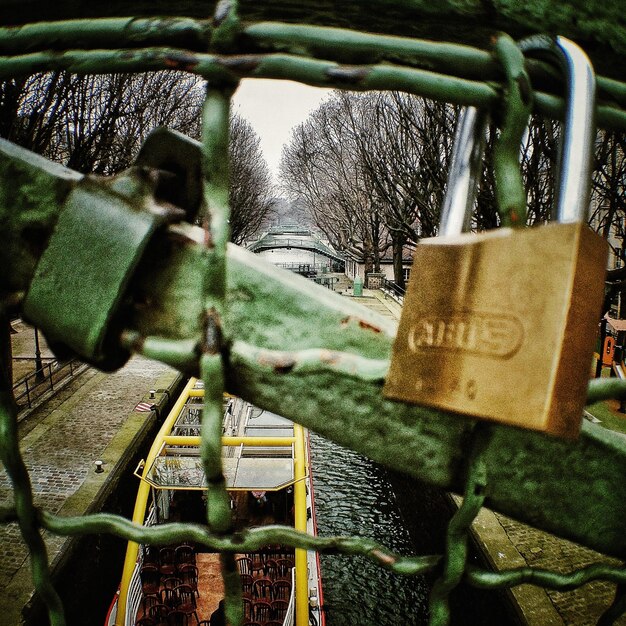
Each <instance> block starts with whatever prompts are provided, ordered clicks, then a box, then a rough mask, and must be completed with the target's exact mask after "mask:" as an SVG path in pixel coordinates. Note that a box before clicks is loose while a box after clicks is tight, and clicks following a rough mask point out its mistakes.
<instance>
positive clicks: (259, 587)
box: [252, 578, 272, 600]
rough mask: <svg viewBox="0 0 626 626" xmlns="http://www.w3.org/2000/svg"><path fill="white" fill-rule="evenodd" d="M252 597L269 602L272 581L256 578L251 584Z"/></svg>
mask: <svg viewBox="0 0 626 626" xmlns="http://www.w3.org/2000/svg"><path fill="white" fill-rule="evenodd" d="M252 595H253V597H254V598H258V599H263V600H271V599H272V581H271V580H270V579H269V578H257V580H255V581H254V582H253V583H252Z"/></svg>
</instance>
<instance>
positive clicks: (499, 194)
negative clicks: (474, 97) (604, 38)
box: [493, 34, 533, 226]
mask: <svg viewBox="0 0 626 626" xmlns="http://www.w3.org/2000/svg"><path fill="white" fill-rule="evenodd" d="M494 52H495V54H496V56H497V58H498V60H499V61H500V62H501V63H502V67H503V69H504V74H505V76H506V86H505V88H504V93H503V97H502V109H501V118H502V119H501V123H500V128H501V130H500V135H499V136H498V137H497V139H496V142H495V146H494V149H493V167H494V177H495V181H496V201H497V203H498V212H499V213H500V219H501V221H502V225H503V226H524V225H525V224H526V189H524V181H523V180H522V172H521V169H520V162H519V152H520V144H521V142H522V137H523V136H524V132H525V130H526V127H527V125H528V119H529V117H530V112H531V109H532V101H533V100H532V89H531V87H530V78H529V77H528V74H527V73H526V68H525V65H524V55H523V54H522V52H521V50H520V49H519V48H518V47H517V45H516V43H515V42H514V41H513V39H512V38H511V37H510V36H509V35H505V34H503V35H500V37H498V39H497V41H496V44H495V46H494Z"/></svg>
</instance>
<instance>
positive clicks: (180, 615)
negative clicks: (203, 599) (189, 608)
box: [167, 609, 198, 626]
mask: <svg viewBox="0 0 626 626" xmlns="http://www.w3.org/2000/svg"><path fill="white" fill-rule="evenodd" d="M196 621H198V620H197V618H196ZM167 626H189V616H188V615H187V613H185V612H184V611H181V610H180V609H174V610H173V611H170V612H169V614H168V616H167Z"/></svg>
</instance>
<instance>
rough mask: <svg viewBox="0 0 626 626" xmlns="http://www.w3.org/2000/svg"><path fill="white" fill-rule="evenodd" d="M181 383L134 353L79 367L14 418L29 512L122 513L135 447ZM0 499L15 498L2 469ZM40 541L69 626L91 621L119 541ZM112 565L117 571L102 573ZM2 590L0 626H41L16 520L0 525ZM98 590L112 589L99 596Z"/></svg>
mask: <svg viewBox="0 0 626 626" xmlns="http://www.w3.org/2000/svg"><path fill="white" fill-rule="evenodd" d="M181 380H182V379H181V376H180V375H179V374H178V373H177V372H175V371H174V370H172V369H170V368H168V367H166V366H164V365H162V364H160V363H156V362H153V361H148V360H147V359H143V358H141V357H134V358H133V359H131V361H129V363H128V364H127V365H126V366H125V367H124V368H122V369H121V370H119V371H118V372H115V373H114V374H103V373H100V372H96V371H95V370H93V369H89V370H87V371H86V372H84V373H83V374H82V375H81V376H79V377H77V378H76V379H75V380H73V381H72V382H70V383H69V384H68V385H67V386H66V387H65V388H64V389H63V390H62V391H60V392H59V393H58V394H57V395H55V396H54V397H53V398H51V399H49V400H48V401H47V402H46V403H45V404H43V405H41V406H40V407H38V408H37V409H35V410H34V411H32V413H31V414H30V415H29V416H28V418H27V419H25V420H23V421H22V422H20V447H21V450H22V455H23V458H24V461H25V463H26V466H27V468H28V470H29V473H30V478H31V482H32V488H33V493H34V497H35V504H36V506H40V507H42V508H44V509H45V510H47V511H49V512H52V513H55V514H57V515H62V516H74V515H84V514H86V513H91V512H96V511H99V510H102V509H104V510H107V511H112V512H121V513H124V514H125V515H127V516H128V514H129V512H130V509H131V508H132V502H133V501H134V495H135V493H136V488H137V480H136V479H135V477H134V476H133V475H132V470H133V469H134V467H135V465H136V462H135V459H136V458H138V457H139V456H140V455H141V452H142V449H141V446H142V445H143V444H145V442H147V443H148V444H149V442H150V441H151V437H150V434H151V433H152V432H153V430H154V429H155V427H156V425H157V421H158V419H159V417H161V416H163V415H164V414H165V413H166V412H167V410H168V406H169V403H170V401H171V400H174V399H175V398H176V396H177V393H178V389H179V385H180V383H181ZM150 390H154V391H155V393H154V397H151V394H150ZM140 403H145V406H141V405H140ZM144 409H147V410H144ZM95 461H102V463H103V464H102V469H103V470H104V471H102V472H96V471H95V470H96V465H95ZM133 463H134V464H133ZM125 493H127V494H128V495H130V498H128V497H124V494H125ZM0 502H2V503H3V504H6V505H9V504H11V503H12V502H13V491H12V488H11V485H10V482H9V480H8V477H7V475H6V472H5V471H4V468H2V469H0ZM44 540H45V543H46V547H47V549H48V558H49V561H50V563H51V565H52V570H53V575H54V578H55V582H56V584H57V585H58V587H59V592H60V594H61V596H62V598H63V600H64V603H65V605H66V611H67V617H68V625H76V626H78V625H82V624H91V623H99V622H100V620H101V619H103V617H102V616H103V615H104V614H106V609H107V606H106V605H107V602H110V599H111V598H112V595H113V593H114V591H115V587H116V585H117V583H118V581H119V572H120V571H121V562H120V563H117V562H116V558H117V557H116V555H119V558H120V559H121V558H123V553H124V548H125V543H124V542H122V541H120V540H117V539H114V538H111V537H104V536H103V537H99V536H98V537H90V538H68V539H65V538H63V537H57V536H55V535H51V534H50V533H44ZM85 555H89V558H85ZM101 566H104V569H101ZM113 569H115V570H116V571H115V575H112V576H110V577H109V576H107V574H106V572H107V570H113ZM0 585H2V587H3V610H2V612H0V625H1V626H17V625H19V624H26V625H28V626H35V625H36V626H40V625H42V624H45V623H47V620H46V618H45V617H44V614H43V611H42V607H41V604H40V601H39V600H38V598H37V596H36V595H34V592H33V583H32V576H31V567H30V560H29V558H28V551H27V549H26V546H25V545H24V544H23V542H22V540H21V536H20V534H19V530H18V528H17V525H16V524H6V525H3V526H2V527H0ZM106 585H110V586H111V590H110V592H104V591H103V588H104V587H106ZM94 589H97V593H94V592H93V590H94ZM107 598H108V600H107ZM90 615H92V616H90ZM95 615H97V616H98V619H95Z"/></svg>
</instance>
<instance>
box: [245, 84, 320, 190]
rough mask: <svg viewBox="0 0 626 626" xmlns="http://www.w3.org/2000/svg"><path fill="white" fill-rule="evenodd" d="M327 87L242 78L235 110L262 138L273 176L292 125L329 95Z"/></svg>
mask: <svg viewBox="0 0 626 626" xmlns="http://www.w3.org/2000/svg"><path fill="white" fill-rule="evenodd" d="M329 93H330V91H329V90H328V89H319V88H317V87H309V86H308V85H302V84H301V83H294V82H291V81H286V80H266V79H254V78H249V79H245V80H243V81H241V83H240V85H239V88H238V89H237V91H236V92H235V95H234V98H233V111H234V112H235V113H238V114H239V115H241V116H242V117H244V118H245V119H247V120H248V121H249V122H250V124H252V127H253V128H254V130H255V131H256V133H257V135H259V137H260V139H261V149H262V150H263V154H264V155H265V159H266V161H267V164H268V165H269V168H270V171H271V172H272V175H273V176H274V179H275V180H276V181H278V166H279V164H280V155H281V152H282V149H283V145H284V144H286V143H287V142H288V141H289V138H290V137H291V131H292V129H293V128H294V127H295V126H297V125H298V124H301V123H302V122H304V120H305V119H306V118H307V117H308V116H309V114H310V113H311V112H312V111H314V110H315V109H316V108H317V107H318V106H319V105H320V103H321V102H322V101H323V100H324V98H326V97H327V96H328V94H329Z"/></svg>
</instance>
